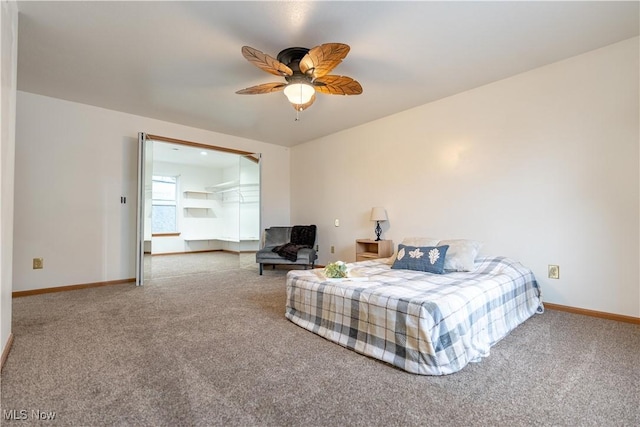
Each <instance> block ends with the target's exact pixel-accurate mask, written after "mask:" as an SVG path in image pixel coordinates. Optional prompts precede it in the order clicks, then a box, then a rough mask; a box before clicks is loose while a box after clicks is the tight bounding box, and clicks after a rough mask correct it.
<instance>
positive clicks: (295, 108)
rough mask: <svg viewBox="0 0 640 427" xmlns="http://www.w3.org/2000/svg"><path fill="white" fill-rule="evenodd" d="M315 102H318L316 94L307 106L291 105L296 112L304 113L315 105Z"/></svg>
mask: <svg viewBox="0 0 640 427" xmlns="http://www.w3.org/2000/svg"><path fill="white" fill-rule="evenodd" d="M315 100H316V94H315V93H314V94H313V95H311V99H310V100H309V102H307V103H306V104H291V105H292V106H293V109H294V110H296V111H304V110H306V109H307V108H309V107H311V104H313V103H314V102H315Z"/></svg>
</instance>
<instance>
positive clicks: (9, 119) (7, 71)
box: [0, 0, 18, 354]
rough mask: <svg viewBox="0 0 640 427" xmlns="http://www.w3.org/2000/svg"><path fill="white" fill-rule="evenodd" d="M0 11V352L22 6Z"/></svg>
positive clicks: (6, 318) (6, 330)
mask: <svg viewBox="0 0 640 427" xmlns="http://www.w3.org/2000/svg"><path fill="white" fill-rule="evenodd" d="M1 8H2V10H1V11H0V12H1V13H0V51H1V52H2V55H1V56H2V63H1V66H0V80H1V81H2V85H1V87H0V200H1V201H2V202H1V206H0V242H1V243H0V354H2V353H3V352H4V351H5V349H6V346H7V343H8V340H9V337H10V336H11V290H12V256H13V248H12V246H13V191H14V190H13V188H14V157H15V119H16V75H17V74H16V73H17V65H18V60H17V58H18V7H17V5H16V3H15V2H8V1H4V0H3V1H2V3H1Z"/></svg>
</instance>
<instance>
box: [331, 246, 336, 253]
mask: <svg viewBox="0 0 640 427" xmlns="http://www.w3.org/2000/svg"><path fill="white" fill-rule="evenodd" d="M335 252H336V247H335V246H331V253H332V254H333V253H335Z"/></svg>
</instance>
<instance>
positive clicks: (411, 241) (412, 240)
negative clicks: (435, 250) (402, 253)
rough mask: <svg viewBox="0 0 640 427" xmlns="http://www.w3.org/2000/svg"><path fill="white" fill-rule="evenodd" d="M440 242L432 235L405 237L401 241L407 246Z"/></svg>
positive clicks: (436, 244)
mask: <svg viewBox="0 0 640 427" xmlns="http://www.w3.org/2000/svg"><path fill="white" fill-rule="evenodd" d="M438 242H439V240H438V239H432V238H431V237H405V238H404V240H403V241H402V242H401V243H402V244H403V245H407V246H438Z"/></svg>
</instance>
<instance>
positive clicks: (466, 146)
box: [291, 38, 640, 317]
mask: <svg viewBox="0 0 640 427" xmlns="http://www.w3.org/2000/svg"><path fill="white" fill-rule="evenodd" d="M638 47H639V43H638V38H634V39H630V40H627V41H623V42H621V43H617V44H614V45H611V46H608V47H605V48H602V49H599V50H595V51H592V52H588V53H586V54H583V55H580V56H577V57H574V58H570V59H567V60H564V61H562V62H558V63H555V64H551V65H548V66H545V67H542V68H539V69H536V70H533V71H530V72H527V73H523V74H520V75H517V76H515V77H512V78H509V79H505V80H502V81H498V82H495V83H493V84H489V85H486V86H484V87H480V88H477V89H474V90H471V91H468V92H464V93H460V94H458V95H455V96H452V97H449V98H446V99H442V100H439V101H436V102H433V103H430V104H427V105H423V106H421V107H417V108H414V109H411V110H408V111H406V112H402V113H400V114H396V115H393V116H390V117H386V118H383V119H380V120H377V121H374V122H371V123H368V124H365V125H363V126H360V127H357V128H352V129H349V130H346V131H344V132H341V133H338V134H334V135H332V136H329V137H326V138H322V139H318V140H316V141H312V142H309V143H306V144H303V145H299V146H296V147H294V148H293V149H292V151H291V165H292V166H291V183H292V191H291V199H292V206H291V219H292V223H300V224H304V223H316V224H317V225H318V227H319V231H318V240H319V244H320V254H319V260H318V262H319V264H326V263H327V262H330V261H333V260H337V259H342V260H345V261H353V260H355V253H354V252H355V244H354V240H355V239H356V238H367V237H369V238H373V237H374V232H373V228H374V224H373V223H371V222H370V221H369V213H370V210H371V208H372V207H373V206H383V207H385V208H386V209H387V212H388V215H389V222H388V223H385V224H384V230H385V231H384V234H383V237H384V238H387V239H393V240H394V243H395V244H396V245H397V243H399V242H400V241H401V240H402V238H403V237H405V236H410V235H417V236H429V237H436V238H441V239H444V238H472V239H478V240H481V241H483V242H484V249H483V254H487V255H507V256H510V257H513V258H515V259H518V260H520V261H521V262H522V263H523V264H525V265H527V266H529V267H531V268H532V269H533V271H534V273H535V274H536V277H537V279H538V281H539V282H540V284H541V286H542V290H543V294H544V295H543V297H544V300H545V301H548V302H552V303H556V304H562V305H568V306H573V307H579V308H585V309H590V310H597V311H603V312H609V313H616V314H621V315H629V316H635V317H640V292H639V287H640V285H639V283H640V280H639V256H640V254H639V249H638V246H639V241H638V237H639V235H640V230H639V217H640V215H639V183H638V181H639V172H638V171H639V167H638V163H639V150H638V146H639V140H638V138H639V137H638V133H639V123H638V121H639V108H638V98H639V91H638V76H639V67H638ZM425 84H429V82H425ZM362 96H366V88H365V92H364V94H363V95H362ZM309 177H312V178H313V180H314V182H316V183H317V185H316V187H315V188H314V190H313V191H311V192H310V191H308V188H307V187H306V185H303V183H306V182H308V180H309ZM336 218H337V219H340V227H334V225H333V224H334V219H336ZM331 245H334V246H335V247H336V253H335V254H331V253H330V252H329V248H330V246H331ZM549 264H558V265H559V266H560V279H559V280H551V279H548V278H547V266H548V265H549Z"/></svg>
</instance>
